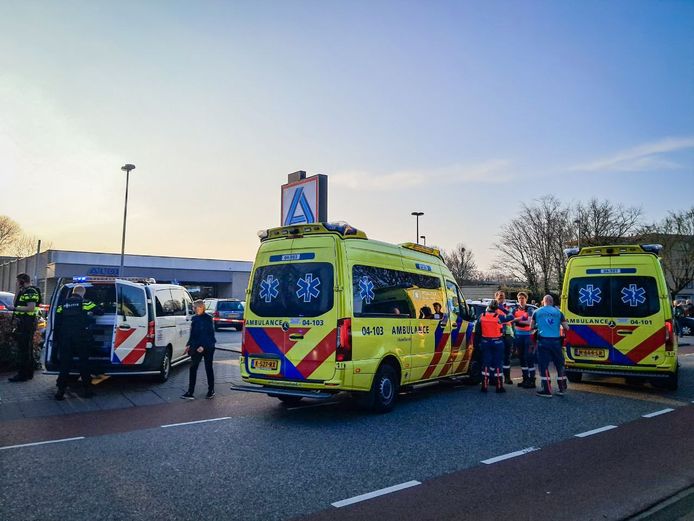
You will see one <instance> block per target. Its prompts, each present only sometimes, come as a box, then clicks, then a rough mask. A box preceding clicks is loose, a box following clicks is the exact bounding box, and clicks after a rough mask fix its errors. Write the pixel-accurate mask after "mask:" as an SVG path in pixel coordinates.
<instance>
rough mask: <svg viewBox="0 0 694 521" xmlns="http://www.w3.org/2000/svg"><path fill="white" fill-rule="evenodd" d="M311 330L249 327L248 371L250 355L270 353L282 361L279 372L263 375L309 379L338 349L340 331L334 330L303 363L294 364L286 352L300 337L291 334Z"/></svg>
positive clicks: (246, 340)
mask: <svg viewBox="0 0 694 521" xmlns="http://www.w3.org/2000/svg"><path fill="white" fill-rule="evenodd" d="M310 330H311V328H290V329H288V330H287V331H286V332H285V331H283V330H282V329H281V328H276V327H275V328H272V327H247V328H246V338H245V342H244V344H243V352H244V354H245V355H246V357H245V361H244V363H245V364H246V371H249V372H250V370H249V366H248V356H253V355H270V356H272V357H274V358H277V359H279V360H280V374H277V375H266V374H263V375H262V376H263V377H265V378H283V379H290V380H308V379H309V377H310V376H311V374H313V372H314V371H315V370H316V369H318V368H319V367H320V366H321V365H322V364H323V362H325V361H326V360H327V359H328V358H329V357H330V356H332V355H333V354H334V353H335V350H336V349H337V330H336V329H333V330H331V331H330V332H329V333H328V334H327V335H326V336H325V337H324V338H323V339H322V340H321V341H320V342H318V343H317V344H316V345H315V347H314V348H313V349H312V350H311V351H310V352H309V353H307V354H306V356H304V357H303V358H302V360H301V361H300V362H298V363H296V364H295V363H293V362H292V361H291V360H289V359H288V358H287V354H288V353H289V352H290V351H291V349H292V348H293V347H294V346H295V345H296V343H297V342H298V340H292V339H291V335H294V334H299V335H306V334H308V332H309V331H310Z"/></svg>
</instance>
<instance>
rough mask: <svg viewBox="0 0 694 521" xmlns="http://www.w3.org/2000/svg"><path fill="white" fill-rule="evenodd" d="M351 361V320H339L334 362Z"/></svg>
mask: <svg viewBox="0 0 694 521" xmlns="http://www.w3.org/2000/svg"><path fill="white" fill-rule="evenodd" d="M351 359H352V319H351V318H341V319H340V320H338V321H337V351H336V353H335V360H337V361H338V362H349V361H350V360H351Z"/></svg>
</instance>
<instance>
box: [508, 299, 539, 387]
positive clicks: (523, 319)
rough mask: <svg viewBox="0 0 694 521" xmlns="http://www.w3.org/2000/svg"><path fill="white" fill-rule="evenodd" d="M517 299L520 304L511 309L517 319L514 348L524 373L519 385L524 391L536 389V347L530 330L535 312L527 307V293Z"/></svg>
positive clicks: (514, 329) (514, 331)
mask: <svg viewBox="0 0 694 521" xmlns="http://www.w3.org/2000/svg"><path fill="white" fill-rule="evenodd" d="M516 298H517V299H518V304H517V305H516V306H513V307H512V308H511V315H513V317H514V318H515V319H516V322H514V324H513V335H514V336H513V347H514V348H515V350H516V352H517V353H518V358H519V359H520V365H521V371H522V372H523V381H522V382H519V383H518V385H519V386H520V387H522V388H524V389H535V358H536V357H535V345H534V344H533V341H532V334H531V330H530V319H531V318H532V315H533V310H532V308H529V307H528V306H527V303H528V294H527V293H525V292H523V291H521V292H520V293H518V296H517V297H516Z"/></svg>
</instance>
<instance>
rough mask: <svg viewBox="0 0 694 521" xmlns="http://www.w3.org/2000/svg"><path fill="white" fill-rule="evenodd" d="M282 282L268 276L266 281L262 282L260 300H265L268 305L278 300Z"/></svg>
mask: <svg viewBox="0 0 694 521" xmlns="http://www.w3.org/2000/svg"><path fill="white" fill-rule="evenodd" d="M279 286H280V281H279V280H277V279H276V278H275V277H274V276H273V275H268V276H267V277H265V280H263V281H261V282H260V298H261V299H263V300H264V301H265V302H267V303H268V304H269V303H270V302H272V301H273V299H276V298H277V295H279V294H280V292H279V290H278V289H277V288H279Z"/></svg>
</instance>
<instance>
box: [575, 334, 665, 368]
mask: <svg viewBox="0 0 694 521" xmlns="http://www.w3.org/2000/svg"><path fill="white" fill-rule="evenodd" d="M638 327H639V326H619V329H626V330H628V331H631V332H633V331H634V330H636V329H637V328H638ZM613 332H614V329H613V328H611V327H610V326H603V325H590V326H588V325H578V324H571V329H570V330H569V332H568V335H567V343H568V344H569V347H582V346H590V347H595V348H599V349H607V350H609V352H610V353H609V356H608V359H607V360H605V361H597V360H590V361H585V362H586V363H590V364H617V365H637V364H639V363H640V362H641V361H642V360H643V359H644V358H646V357H647V356H649V355H651V354H652V353H653V352H654V351H657V350H658V349H659V348H661V347H662V346H663V345H664V344H665V328H659V329H658V330H657V331H656V332H654V333H653V334H652V335H651V336H649V337H648V338H646V339H645V340H644V341H643V342H640V343H639V344H638V345H637V346H635V347H634V348H632V349H631V350H630V351H629V352H627V353H626V354H624V353H622V352H621V351H620V350H619V349H618V348H617V346H618V345H619V343H620V342H615V343H614V344H613V343H612V338H613V334H614V333H613ZM626 338H628V337H625V338H624V340H626ZM567 356H568V358H569V359H570V360H572V361H575V362H581V361H580V360H576V359H575V358H574V357H573V356H572V353H571V349H567Z"/></svg>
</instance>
